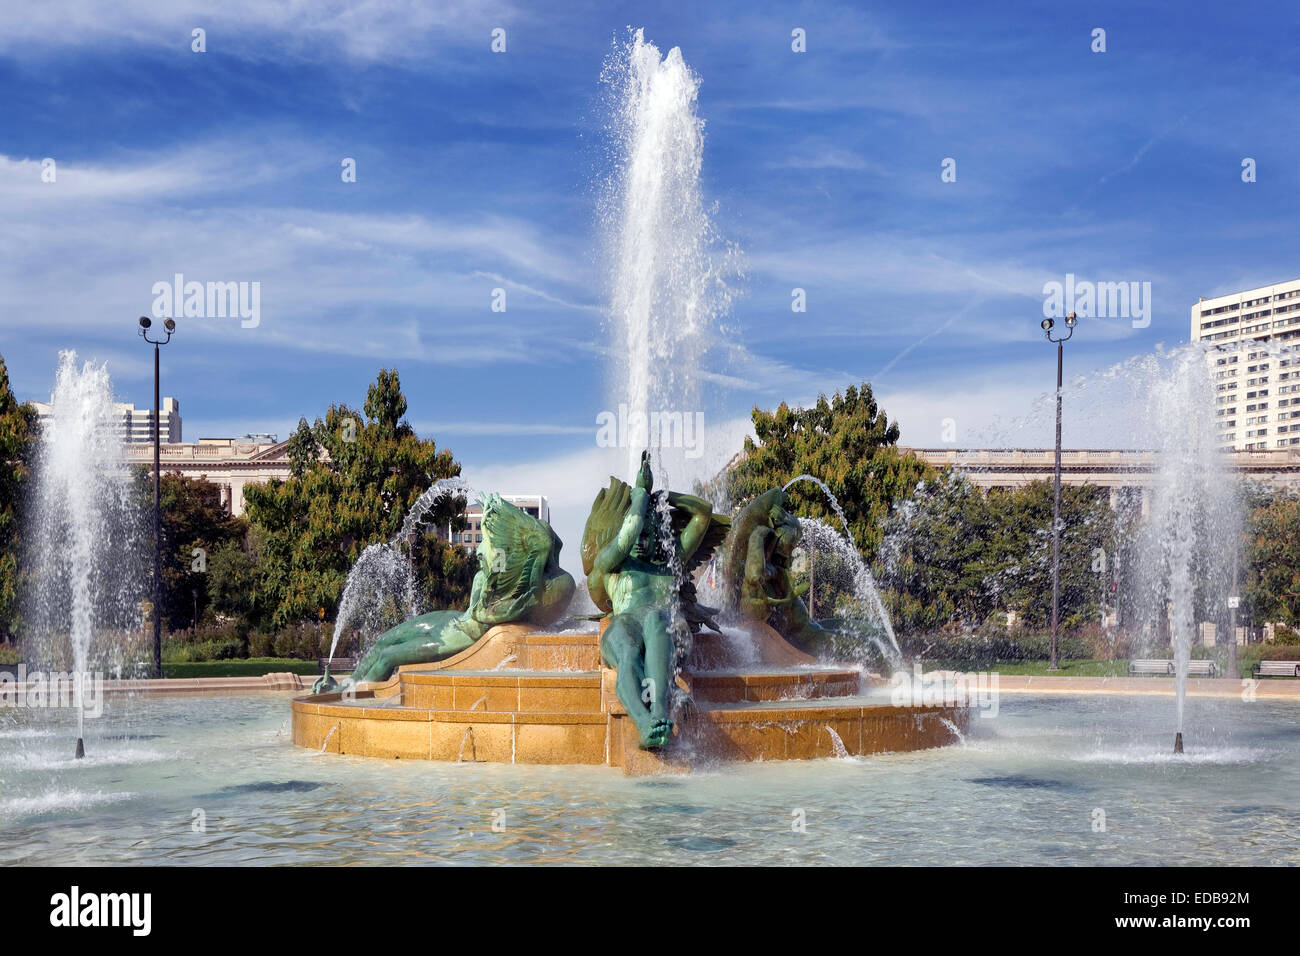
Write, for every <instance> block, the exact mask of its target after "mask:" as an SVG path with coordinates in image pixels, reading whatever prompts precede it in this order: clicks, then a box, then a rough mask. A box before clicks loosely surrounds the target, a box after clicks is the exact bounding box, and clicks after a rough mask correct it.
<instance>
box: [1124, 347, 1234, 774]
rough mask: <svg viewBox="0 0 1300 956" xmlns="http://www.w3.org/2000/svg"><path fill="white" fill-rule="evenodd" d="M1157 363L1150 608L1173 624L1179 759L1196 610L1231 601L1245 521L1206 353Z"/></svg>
mask: <svg viewBox="0 0 1300 956" xmlns="http://www.w3.org/2000/svg"><path fill="white" fill-rule="evenodd" d="M1153 364H1155V365H1156V367H1157V368H1158V369H1159V370H1160V371H1161V372H1162V373H1163V374H1161V375H1159V376H1158V377H1156V378H1155V379H1154V384H1153V387H1152V389H1151V396H1150V405H1149V409H1150V419H1151V421H1152V423H1153V424H1154V426H1155V434H1154V435H1153V438H1154V444H1155V451H1156V480H1155V486H1154V494H1153V500H1152V504H1151V514H1150V518H1149V533H1148V534H1147V536H1146V539H1145V542H1144V544H1145V548H1144V550H1145V552H1146V553H1145V555H1144V562H1143V566H1144V567H1145V568H1148V569H1150V570H1151V572H1152V573H1151V574H1150V575H1149V576H1148V580H1147V582H1146V587H1147V589H1148V595H1149V600H1148V607H1149V608H1150V609H1152V610H1153V612H1154V613H1155V614H1157V615H1159V614H1164V615H1166V620H1167V622H1168V628H1169V635H1170V643H1171V645H1172V647H1173V652H1174V672H1175V679H1176V681H1177V685H1176V688H1175V716H1174V753H1179V754H1181V753H1182V752H1183V731H1184V726H1183V724H1184V713H1185V709H1186V697H1187V671H1188V665H1189V662H1190V660H1191V650H1192V645H1193V644H1194V643H1195V640H1196V621H1197V616H1198V615H1197V609H1198V606H1199V607H1204V606H1206V605H1207V604H1210V605H1211V606H1213V605H1224V604H1225V603H1226V602H1224V600H1223V599H1224V596H1225V595H1227V594H1228V593H1229V592H1230V590H1231V586H1230V584H1229V581H1230V571H1229V568H1230V566H1231V556H1230V555H1231V552H1232V548H1230V547H1229V548H1225V547H1223V546H1222V544H1223V542H1236V541H1238V540H1239V539H1240V529H1241V515H1240V505H1239V502H1238V501H1237V497H1236V494H1235V493H1234V491H1233V489H1234V485H1235V480H1236V479H1235V475H1233V473H1232V467H1231V464H1230V463H1229V462H1228V460H1227V456H1226V455H1224V453H1223V451H1222V450H1221V444H1220V441H1219V437H1218V434H1217V429H1216V423H1215V419H1214V405H1213V395H1214V388H1213V383H1212V381H1211V378H1210V372H1209V366H1208V364H1207V363H1206V361H1205V353H1204V351H1203V350H1202V349H1201V348H1200V347H1198V346H1195V345H1192V346H1188V347H1185V348H1183V349H1179V350H1177V351H1175V352H1172V353H1170V354H1169V355H1167V356H1165V357H1164V361H1158V362H1155V363H1153ZM1156 630H1157V632H1158V631H1159V628H1157V629H1156ZM1229 639H1230V640H1236V635H1229Z"/></svg>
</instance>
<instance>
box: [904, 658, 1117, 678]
mask: <svg viewBox="0 0 1300 956" xmlns="http://www.w3.org/2000/svg"><path fill="white" fill-rule="evenodd" d="M1060 665H1061V669H1060V670H1057V671H1053V670H1048V669H1047V661H926V662H925V669H926V670H949V669H951V670H955V671H997V672H998V673H999V674H1006V675H1008V676H1011V675H1020V674H1027V675H1034V676H1037V675H1039V674H1042V675H1044V676H1055V677H1127V676H1128V661H1127V660H1122V661H1077V660H1072V661H1061V662H1060Z"/></svg>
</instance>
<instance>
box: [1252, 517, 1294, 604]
mask: <svg viewBox="0 0 1300 956" xmlns="http://www.w3.org/2000/svg"><path fill="white" fill-rule="evenodd" d="M1245 565H1246V588H1245V598H1246V608H1247V611H1248V613H1249V615H1250V619H1251V620H1254V621H1277V622H1280V623H1283V624H1291V625H1294V624H1297V623H1300V499H1297V498H1295V497H1293V496H1290V495H1286V496H1278V497H1277V498H1275V499H1273V500H1268V501H1261V502H1258V503H1256V504H1255V506H1254V507H1253V508H1251V511H1250V516H1249V519H1248V522H1247V528H1246V555H1245Z"/></svg>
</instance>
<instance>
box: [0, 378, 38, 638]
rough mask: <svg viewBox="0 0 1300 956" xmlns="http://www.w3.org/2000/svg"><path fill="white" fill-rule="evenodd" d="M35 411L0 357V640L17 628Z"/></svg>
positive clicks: (36, 428) (11, 634) (12, 633)
mask: <svg viewBox="0 0 1300 956" xmlns="http://www.w3.org/2000/svg"><path fill="white" fill-rule="evenodd" d="M37 433H38V426H37V419H36V411H35V409H33V408H32V407H31V406H30V405H20V404H18V400H17V399H16V398H14V394H13V392H12V391H10V389H9V370H8V369H7V368H6V366H5V362H4V358H3V357H2V356H0V640H5V639H9V638H12V637H13V635H14V633H15V632H16V631H17V630H18V627H19V624H20V620H19V615H18V598H19V593H20V591H21V588H22V584H21V582H22V579H23V573H22V569H21V567H20V565H19V560H18V558H19V553H20V549H21V540H20V529H21V527H22V519H23V513H22V505H23V493H24V488H25V487H26V486H27V485H28V482H29V479H30V474H31V457H32V453H33V451H34V447H35V443H36V440H37Z"/></svg>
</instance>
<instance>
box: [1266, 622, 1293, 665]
mask: <svg viewBox="0 0 1300 956" xmlns="http://www.w3.org/2000/svg"><path fill="white" fill-rule="evenodd" d="M1268 643H1269V644H1274V645H1298V644H1300V631H1296V630H1295V628H1291V627H1287V626H1286V625H1285V624H1275V625H1273V640H1271V641H1269V642H1268ZM1265 660H1278V661H1281V660H1292V658H1290V657H1274V658H1265Z"/></svg>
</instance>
